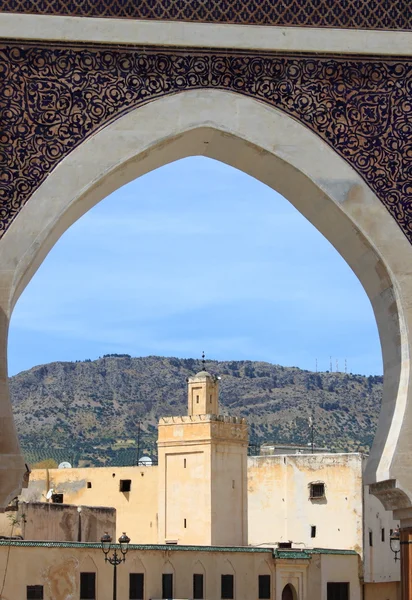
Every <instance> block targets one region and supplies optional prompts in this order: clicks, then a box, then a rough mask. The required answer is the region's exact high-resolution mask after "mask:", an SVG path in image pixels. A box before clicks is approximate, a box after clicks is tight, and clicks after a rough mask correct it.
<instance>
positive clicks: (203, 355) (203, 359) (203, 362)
mask: <svg viewBox="0 0 412 600" xmlns="http://www.w3.org/2000/svg"><path fill="white" fill-rule="evenodd" d="M202 366H203V371H206V361H205V351H204V350H203V352H202Z"/></svg>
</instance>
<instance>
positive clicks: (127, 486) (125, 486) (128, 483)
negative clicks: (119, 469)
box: [120, 479, 132, 492]
mask: <svg viewBox="0 0 412 600" xmlns="http://www.w3.org/2000/svg"><path fill="white" fill-rule="evenodd" d="M131 489H132V480H131V479H121V480H120V491H121V492H130V490H131Z"/></svg>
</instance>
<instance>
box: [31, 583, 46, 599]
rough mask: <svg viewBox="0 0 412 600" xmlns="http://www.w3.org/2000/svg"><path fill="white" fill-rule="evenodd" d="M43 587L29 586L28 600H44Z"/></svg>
mask: <svg viewBox="0 0 412 600" xmlns="http://www.w3.org/2000/svg"><path fill="white" fill-rule="evenodd" d="M43 597H44V596H43V586H42V585H28V586H27V600H43Z"/></svg>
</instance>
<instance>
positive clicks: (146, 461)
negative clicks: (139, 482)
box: [137, 456, 153, 467]
mask: <svg viewBox="0 0 412 600" xmlns="http://www.w3.org/2000/svg"><path fill="white" fill-rule="evenodd" d="M137 464H138V466H139V467H151V466H152V464H153V461H152V459H151V458H150V456H142V458H139V460H138V463H137Z"/></svg>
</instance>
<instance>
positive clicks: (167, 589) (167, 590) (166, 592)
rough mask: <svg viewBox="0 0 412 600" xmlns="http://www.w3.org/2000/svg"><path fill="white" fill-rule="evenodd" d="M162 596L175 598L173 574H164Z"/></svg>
mask: <svg viewBox="0 0 412 600" xmlns="http://www.w3.org/2000/svg"><path fill="white" fill-rule="evenodd" d="M162 598H173V574H172V573H163V575H162Z"/></svg>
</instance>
